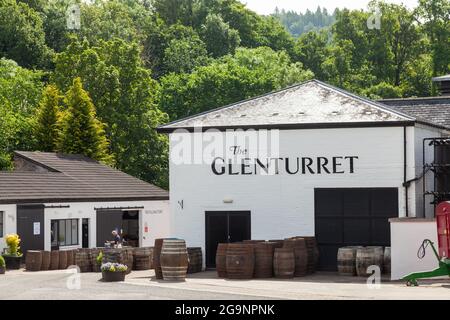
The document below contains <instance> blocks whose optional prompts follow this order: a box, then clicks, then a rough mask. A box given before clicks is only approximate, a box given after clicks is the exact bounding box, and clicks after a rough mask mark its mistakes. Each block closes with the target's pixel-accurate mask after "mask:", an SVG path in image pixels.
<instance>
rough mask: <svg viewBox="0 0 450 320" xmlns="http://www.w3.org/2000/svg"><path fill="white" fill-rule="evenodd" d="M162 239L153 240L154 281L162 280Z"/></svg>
mask: <svg viewBox="0 0 450 320" xmlns="http://www.w3.org/2000/svg"><path fill="white" fill-rule="evenodd" d="M163 241H164V239H155V246H154V247H153V268H155V276H156V279H162V278H163V274H162V269H161V250H162V245H163Z"/></svg>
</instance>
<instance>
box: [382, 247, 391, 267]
mask: <svg viewBox="0 0 450 320" xmlns="http://www.w3.org/2000/svg"><path fill="white" fill-rule="evenodd" d="M383 270H384V273H387V274H390V273H391V247H385V248H384V256H383Z"/></svg>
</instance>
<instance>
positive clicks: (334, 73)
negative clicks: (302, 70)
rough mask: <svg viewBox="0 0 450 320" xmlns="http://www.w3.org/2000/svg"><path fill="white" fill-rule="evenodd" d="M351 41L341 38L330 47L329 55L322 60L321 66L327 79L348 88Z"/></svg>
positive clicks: (350, 66) (350, 71) (350, 69)
mask: <svg viewBox="0 0 450 320" xmlns="http://www.w3.org/2000/svg"><path fill="white" fill-rule="evenodd" d="M353 51H354V45H353V42H351V41H350V40H342V41H340V42H339V43H337V44H335V45H334V46H333V47H331V48H330V56H329V57H328V58H327V59H326V60H325V61H324V62H323V64H322V67H323V69H324V72H325V73H326V75H327V79H329V81H330V82H331V83H333V84H336V85H337V86H339V87H341V88H348V86H349V82H350V81H349V80H350V78H351V75H352V72H353V71H352V70H353V69H352V57H353V55H352V52H353Z"/></svg>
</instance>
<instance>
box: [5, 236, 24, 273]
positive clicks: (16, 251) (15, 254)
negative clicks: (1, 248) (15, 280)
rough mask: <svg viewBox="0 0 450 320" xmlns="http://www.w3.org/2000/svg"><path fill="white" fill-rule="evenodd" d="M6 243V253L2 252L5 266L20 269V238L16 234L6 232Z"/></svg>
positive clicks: (9, 268)
mask: <svg viewBox="0 0 450 320" xmlns="http://www.w3.org/2000/svg"><path fill="white" fill-rule="evenodd" d="M5 241H6V245H7V246H8V248H7V250H6V254H3V258H4V259H5V262H6V268H7V269H8V270H11V269H13V270H17V269H20V261H21V259H22V256H23V255H22V253H21V252H20V247H19V245H20V238H19V236H18V235H17V234H15V233H12V234H7V235H6V237H5Z"/></svg>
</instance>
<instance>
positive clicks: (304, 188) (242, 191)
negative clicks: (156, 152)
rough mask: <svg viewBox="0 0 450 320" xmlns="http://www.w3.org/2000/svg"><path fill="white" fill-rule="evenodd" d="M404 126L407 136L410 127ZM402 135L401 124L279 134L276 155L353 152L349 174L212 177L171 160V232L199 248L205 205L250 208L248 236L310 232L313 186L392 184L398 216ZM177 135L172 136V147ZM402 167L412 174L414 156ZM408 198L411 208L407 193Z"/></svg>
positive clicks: (402, 198) (203, 170)
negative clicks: (226, 200)
mask: <svg viewBox="0 0 450 320" xmlns="http://www.w3.org/2000/svg"><path fill="white" fill-rule="evenodd" d="M407 130H408V133H407V135H408V137H409V139H412V137H413V136H414V128H413V127H409V128H407ZM403 133H404V132H403V127H385V128H343V129H307V130H306V129H305V130H281V131H280V132H279V134H280V156H281V157H296V156H308V157H317V156H325V157H332V156H347V155H351V156H358V157H359V160H358V161H357V162H355V172H354V173H353V174H350V173H345V174H340V175H336V174H334V175H333V174H322V175H314V176H312V175H272V176H261V175H249V176H242V175H237V176H229V175H223V176H216V175H214V174H213V173H212V172H211V166H210V165H209V164H203V165H202V164H197V165H192V164H191V165H189V164H181V165H179V164H174V163H173V162H172V161H171V163H170V199H171V204H170V205H171V221H172V232H171V235H172V236H174V237H180V238H184V239H186V240H187V244H188V246H200V247H203V248H204V246H205V211H207V210H250V211H251V235H252V238H253V239H277V238H284V237H289V236H294V235H305V236H307V235H314V188H349V187H354V188H364V187H366V188H373V187H393V188H398V190H399V194H398V199H399V215H400V216H404V214H405V196H404V188H403V186H402V183H403V179H404V176H403V168H404V166H403V164H404V162H403V161H404V155H403V137H404V135H403ZM177 135H179V134H178V133H176V134H171V150H173V147H174V142H173V139H174V138H175V139H176V138H178V137H179V136H178V137H177ZM181 135H192V134H189V133H186V134H181ZM413 147H414V144H413V143H410V144H408V154H409V155H413V154H414V151H413V150H414V149H413ZM411 170H412V172H411ZM408 172H410V174H411V175H412V176H413V175H414V157H413V156H409V157H408ZM224 199H231V200H233V202H232V203H224V201H223V200H224ZM409 200H410V206H409V207H410V208H414V207H415V205H414V204H415V194H414V193H413V192H412V193H411V194H410V197H409ZM181 203H182V204H183V208H182V207H181Z"/></svg>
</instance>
